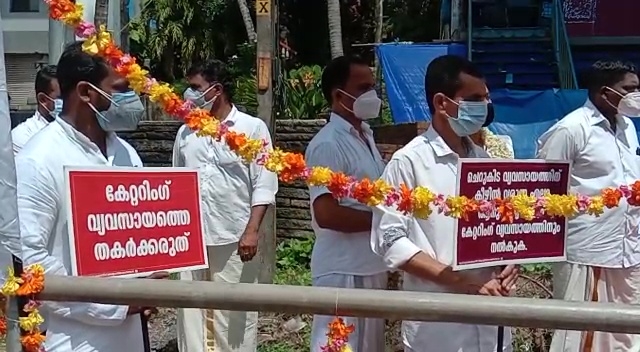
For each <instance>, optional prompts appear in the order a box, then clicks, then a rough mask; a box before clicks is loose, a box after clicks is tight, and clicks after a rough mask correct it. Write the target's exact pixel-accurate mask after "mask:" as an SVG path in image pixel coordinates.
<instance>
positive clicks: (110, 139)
mask: <svg viewBox="0 0 640 352" xmlns="http://www.w3.org/2000/svg"><path fill="white" fill-rule="evenodd" d="M53 122H55V123H58V124H59V125H60V127H61V128H62V130H63V131H64V132H65V133H66V134H67V136H68V137H69V139H71V140H72V141H74V142H76V143H77V144H79V145H80V146H82V147H83V148H88V149H91V150H93V151H95V152H98V153H100V154H102V151H100V148H98V146H97V145H96V144H95V143H93V142H92V141H91V140H90V139H89V137H87V136H85V135H84V134H82V132H80V131H78V130H76V129H75V127H73V126H71V125H70V124H69V123H67V122H66V121H64V119H61V118H57V119H55V120H53ZM117 142H118V136H117V135H116V134H115V133H114V132H107V154H111V153H110V151H111V150H113V149H114V146H115V145H116V143H117Z"/></svg>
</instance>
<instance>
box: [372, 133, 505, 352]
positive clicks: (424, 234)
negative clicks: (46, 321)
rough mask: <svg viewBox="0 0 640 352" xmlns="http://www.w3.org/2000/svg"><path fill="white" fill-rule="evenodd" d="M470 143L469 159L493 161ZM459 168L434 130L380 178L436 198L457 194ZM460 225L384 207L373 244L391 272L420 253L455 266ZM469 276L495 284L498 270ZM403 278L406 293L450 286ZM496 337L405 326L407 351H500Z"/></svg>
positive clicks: (443, 326)
mask: <svg viewBox="0 0 640 352" xmlns="http://www.w3.org/2000/svg"><path fill="white" fill-rule="evenodd" d="M466 143H467V146H468V149H469V150H468V155H469V157H470V158H488V157H489V155H488V154H487V153H486V152H485V151H484V150H483V149H482V148H481V147H479V146H476V145H475V144H474V143H473V142H472V141H471V140H470V139H469V138H466ZM457 166H458V155H457V154H456V153H455V152H454V151H453V150H452V149H451V148H449V146H448V145H447V144H446V143H445V141H444V140H443V139H442V137H440V135H439V134H438V132H437V131H436V130H435V129H434V128H433V126H430V127H429V129H428V130H427V131H426V132H425V133H423V134H422V135H420V136H417V137H416V138H414V139H413V140H412V141H411V142H409V144H407V145H406V146H404V147H403V148H402V149H400V150H398V151H397V152H396V153H395V154H394V155H393V157H392V158H391V161H389V164H388V165H387V167H386V168H385V170H384V173H383V174H382V177H381V179H382V180H384V181H386V182H387V183H388V184H389V185H392V186H394V187H396V189H397V188H400V185H401V184H405V185H406V186H407V187H409V188H415V187H417V186H422V187H426V188H428V189H430V190H431V191H433V192H434V193H435V194H444V195H454V194H455V193H456V180H457V177H458V175H457V170H458V169H457ZM455 223H456V221H455V219H453V218H451V217H448V216H445V215H444V214H441V213H437V212H433V213H432V214H431V215H429V217H428V218H427V219H424V220H423V219H418V218H415V217H412V216H410V215H405V214H403V213H401V212H399V211H398V210H397V209H396V208H392V207H386V206H384V205H380V206H377V207H375V208H374V210H373V225H372V234H371V246H372V248H373V250H374V251H375V252H376V253H378V254H380V255H381V256H382V257H383V258H384V261H385V263H386V264H387V266H388V267H389V268H391V269H397V268H399V267H400V266H402V265H403V264H405V263H407V262H408V261H409V260H410V259H411V258H413V257H414V256H415V255H416V254H418V253H420V252H424V253H426V254H427V255H429V256H431V257H432V258H434V259H436V260H438V261H439V262H440V263H443V264H445V265H449V266H450V265H452V264H453V250H454V238H455ZM465 273H466V274H467V275H468V276H473V277H475V278H477V279H478V280H479V281H480V280H482V281H483V282H486V281H489V280H491V278H492V275H493V274H494V273H495V268H483V269H474V270H466V271H465ZM403 278H404V281H403V284H402V289H403V290H406V291H421V292H450V289H449V288H448V287H445V286H442V285H439V284H437V283H435V282H432V281H428V280H425V279H423V278H421V277H417V276H414V275H412V274H408V273H406V272H404V273H403ZM469 299H473V298H472V297H469ZM497 336H498V328H497V327H495V326H485V325H472V324H458V323H436V322H414V321H403V322H402V340H403V343H404V347H405V352H453V351H455V352H495V350H496V342H497ZM510 351H512V347H511V332H510V329H509V328H506V329H505V335H504V349H503V352H510Z"/></svg>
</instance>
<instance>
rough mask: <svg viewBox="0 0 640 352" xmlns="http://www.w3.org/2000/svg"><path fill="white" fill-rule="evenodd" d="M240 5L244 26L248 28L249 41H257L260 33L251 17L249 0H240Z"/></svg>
mask: <svg viewBox="0 0 640 352" xmlns="http://www.w3.org/2000/svg"><path fill="white" fill-rule="evenodd" d="M238 6H240V14H242V20H243V21H244V27H245V28H246V29H247V36H248V37H249V41H251V42H256V40H258V35H257V34H256V30H255V28H254V27H253V20H252V19H251V11H249V6H248V5H247V0H238Z"/></svg>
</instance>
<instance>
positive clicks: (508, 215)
mask: <svg viewBox="0 0 640 352" xmlns="http://www.w3.org/2000/svg"><path fill="white" fill-rule="evenodd" d="M495 202H496V209H497V210H498V214H500V221H502V222H506V223H512V222H513V220H514V219H515V209H514V208H513V204H511V201H510V200H509V199H502V198H497V199H496V200H495Z"/></svg>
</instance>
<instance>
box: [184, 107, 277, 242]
mask: <svg viewBox="0 0 640 352" xmlns="http://www.w3.org/2000/svg"><path fill="white" fill-rule="evenodd" d="M222 123H223V124H226V125H227V126H228V128H229V130H231V131H235V132H239V133H244V134H246V135H247V136H248V137H249V138H252V139H260V140H266V141H268V142H269V145H268V147H267V149H268V150H272V145H271V143H272V142H271V135H270V134H269V129H268V128H267V125H266V124H265V123H264V122H263V121H262V120H260V119H258V118H256V117H253V116H250V115H247V114H245V113H243V112H240V111H238V109H237V108H236V107H235V106H233V108H232V109H231V112H230V113H229V115H228V116H227V117H226V118H225V119H224V121H222ZM173 166H175V167H193V168H198V170H199V171H200V194H201V197H202V214H204V216H203V217H204V229H205V236H206V244H207V245H208V246H223V245H227V244H231V243H236V242H238V241H239V240H240V236H242V233H243V232H244V230H245V227H246V226H247V223H248V222H249V216H250V214H251V208H252V207H254V206H258V205H270V204H275V199H276V193H277V192H278V176H277V175H276V174H274V173H273V172H270V171H268V170H267V169H265V168H264V166H260V165H258V164H257V163H255V162H253V163H251V164H250V165H246V164H245V163H244V162H243V161H242V159H241V158H240V157H239V156H238V155H237V154H235V153H234V152H233V151H231V149H229V147H228V146H227V144H226V143H225V142H224V141H220V142H218V141H216V140H215V139H213V138H211V137H198V136H197V135H196V132H195V131H193V130H191V129H190V128H189V127H188V126H187V125H184V126H182V127H180V130H178V135H177V136H176V141H175V144H174V147H173Z"/></svg>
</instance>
